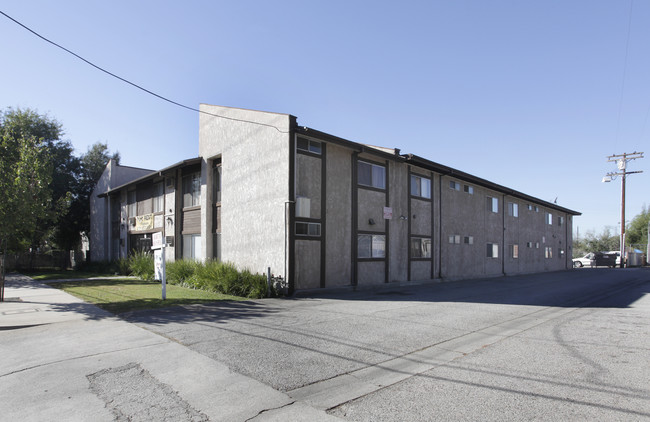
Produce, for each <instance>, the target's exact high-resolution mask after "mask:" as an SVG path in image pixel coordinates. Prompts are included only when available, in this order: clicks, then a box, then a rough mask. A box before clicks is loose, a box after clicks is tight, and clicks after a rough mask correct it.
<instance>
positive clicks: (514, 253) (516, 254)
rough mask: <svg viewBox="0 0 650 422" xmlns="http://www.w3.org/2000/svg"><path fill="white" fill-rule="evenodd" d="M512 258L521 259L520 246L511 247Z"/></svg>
mask: <svg viewBox="0 0 650 422" xmlns="http://www.w3.org/2000/svg"><path fill="white" fill-rule="evenodd" d="M510 256H511V257H512V258H513V259H517V258H519V245H510Z"/></svg>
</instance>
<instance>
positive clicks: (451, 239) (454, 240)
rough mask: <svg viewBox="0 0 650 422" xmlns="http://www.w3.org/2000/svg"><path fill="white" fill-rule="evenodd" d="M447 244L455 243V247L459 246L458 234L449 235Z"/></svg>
mask: <svg viewBox="0 0 650 422" xmlns="http://www.w3.org/2000/svg"><path fill="white" fill-rule="evenodd" d="M449 243H455V244H457V245H459V244H460V235H459V234H450V235H449Z"/></svg>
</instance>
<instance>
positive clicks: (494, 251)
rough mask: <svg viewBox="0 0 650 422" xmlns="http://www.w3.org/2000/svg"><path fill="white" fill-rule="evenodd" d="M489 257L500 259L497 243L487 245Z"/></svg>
mask: <svg viewBox="0 0 650 422" xmlns="http://www.w3.org/2000/svg"><path fill="white" fill-rule="evenodd" d="M487 257H488V258H498V257H499V245H498V244H497V243H488V244H487Z"/></svg>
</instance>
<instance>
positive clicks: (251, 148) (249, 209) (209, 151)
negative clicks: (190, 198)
mask: <svg viewBox="0 0 650 422" xmlns="http://www.w3.org/2000/svg"><path fill="white" fill-rule="evenodd" d="M201 111H203V112H206V113H212V114H216V115H219V116H224V117H228V118H231V119H237V120H228V119H225V118H219V117H214V116H211V115H208V114H204V113H201V114H200V118H199V155H200V156H201V157H202V158H203V166H202V169H203V170H204V171H202V175H203V178H202V191H201V193H202V195H201V206H202V211H203V218H202V228H201V237H202V243H203V251H204V254H205V255H206V256H208V254H211V252H212V234H211V233H210V226H211V218H210V217H211V212H212V211H211V208H212V207H211V203H212V202H211V201H212V197H211V196H212V193H211V191H212V189H211V185H210V183H211V181H209V180H208V179H207V176H208V173H209V172H208V171H207V167H209V165H210V163H211V160H212V159H214V158H216V157H221V159H222V180H221V185H222V193H221V222H222V234H221V247H222V253H221V259H222V260H223V261H230V262H233V263H234V264H235V265H237V266H238V267H240V268H244V267H247V268H249V269H250V270H252V271H254V272H266V268H267V267H271V271H272V272H273V273H274V274H276V275H278V274H280V275H286V274H285V257H286V249H285V243H286V242H285V241H286V234H287V232H286V230H285V208H286V206H287V205H286V201H288V200H290V198H289V156H290V155H289V145H290V143H289V129H290V121H291V116H289V115H285V114H276V113H266V112H259V111H251V110H242V109H235V108H229V107H220V106H212V105H207V104H201ZM255 122H257V123H262V125H260V124H256V123H255ZM265 125H272V126H274V127H269V126H265ZM276 128H277V129H276Z"/></svg>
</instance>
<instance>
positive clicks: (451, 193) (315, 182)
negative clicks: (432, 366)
mask: <svg viewBox="0 0 650 422" xmlns="http://www.w3.org/2000/svg"><path fill="white" fill-rule="evenodd" d="M201 111H202V113H201V114H200V120H199V122H200V128H199V157H197V158H192V159H189V160H185V161H182V162H179V163H177V164H174V165H172V166H170V167H167V168H165V169H162V170H159V171H154V172H150V173H148V174H146V175H144V176H142V177H139V178H137V179H134V180H131V181H129V182H128V183H125V184H122V185H120V186H116V187H114V188H110V189H106V190H105V191H104V192H102V193H101V194H100V195H99V196H100V197H101V198H104V199H106V201H107V204H108V205H106V206H107V207H108V208H109V209H110V210H111V212H110V213H108V214H109V215H110V217H109V218H110V219H112V220H114V221H116V222H119V231H118V230H117V229H115V230H111V231H110V232H109V233H108V234H109V236H110V240H108V242H109V243H111V242H113V243H111V244H116V245H118V246H116V247H115V248H113V249H112V251H113V252H114V253H112V254H111V255H108V256H106V259H114V258H116V257H118V256H126V255H127V254H128V253H129V251H131V250H134V249H138V248H139V249H145V250H146V249H148V248H150V247H151V246H152V245H156V244H160V243H166V244H167V245H168V247H167V248H166V254H167V259H181V258H186V259H199V260H204V259H219V260H223V261H230V262H233V263H235V264H236V265H237V266H239V267H241V268H248V269H250V270H252V271H256V272H265V271H266V269H267V268H269V267H270V268H271V271H272V272H273V273H274V274H276V275H282V276H283V277H285V278H286V280H287V282H288V285H289V290H290V291H295V290H306V289H318V288H329V287H344V286H369V285H373V284H381V283H392V282H409V281H421V280H436V279H438V280H453V279H461V278H477V277H493V276H500V275H510V274H521V273H532V272H543V271H558V270H565V269H570V268H572V261H571V258H570V257H571V255H572V254H571V248H572V238H571V233H572V219H573V217H574V216H576V215H580V213H578V212H576V211H572V210H569V209H566V208H563V207H561V206H559V205H557V204H554V203H549V202H546V201H542V200H540V199H537V198H534V197H532V196H530V195H527V194H524V193H522V192H517V191H515V190H512V189H510V188H507V187H505V186H500V185H498V184H495V183H492V182H490V181H488V180H485V179H481V178H478V177H475V176H473V175H471V174H468V173H465V172H462V171H460V170H456V169H453V168H450V167H447V166H444V165H442V164H438V163H436V162H433V161H430V160H428V159H426V158H423V157H419V156H417V155H413V154H402V153H401V152H400V150H398V149H390V148H382V147H375V146H370V145H364V144H360V143H356V142H352V141H349V140H346V139H343V138H339V137H336V136H333V135H330V134H327V133H324V132H321V131H318V130H315V129H311V128H308V127H303V126H299V125H298V124H297V119H296V118H295V117H294V116H291V115H288V114H279V113H268V112H260V111H252V110H243V109H236V108H230V107H221V106H213V105H206V104H203V105H201ZM118 216H119V217H118ZM104 218H106V216H104ZM92 248H93V245H91V249H92Z"/></svg>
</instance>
